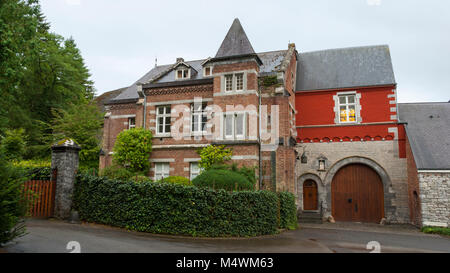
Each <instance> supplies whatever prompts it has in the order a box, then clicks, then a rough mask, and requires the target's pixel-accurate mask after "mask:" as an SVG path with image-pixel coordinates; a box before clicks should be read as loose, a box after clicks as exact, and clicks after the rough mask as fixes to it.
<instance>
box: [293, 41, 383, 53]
mask: <svg viewBox="0 0 450 273" xmlns="http://www.w3.org/2000/svg"><path fill="white" fill-rule="evenodd" d="M369 47H389V45H388V44H381V45H366V46H349V47H337V48H329V49H321V50H314V51H306V52H299V54H300V55H301V54H308V53H317V52H324V51H337V50H349V49H356V48H369Z"/></svg>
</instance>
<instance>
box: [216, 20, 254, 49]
mask: <svg viewBox="0 0 450 273" xmlns="http://www.w3.org/2000/svg"><path fill="white" fill-rule="evenodd" d="M248 54H255V51H254V50H253V47H252V44H251V43H250V41H249V40H248V37H247V34H245V31H244V28H243V27H242V25H241V22H240V21H239V19H237V18H236V19H234V21H233V24H232V25H231V27H230V29H229V30H228V33H227V35H226V36H225V39H223V42H222V44H221V46H220V47H219V50H218V51H217V54H216V57H215V58H222V57H229V56H239V55H248Z"/></svg>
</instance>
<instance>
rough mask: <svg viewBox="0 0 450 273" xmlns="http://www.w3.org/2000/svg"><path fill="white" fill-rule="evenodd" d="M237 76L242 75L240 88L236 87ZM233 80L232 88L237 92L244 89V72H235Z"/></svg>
mask: <svg viewBox="0 0 450 273" xmlns="http://www.w3.org/2000/svg"><path fill="white" fill-rule="evenodd" d="M238 76H241V77H242V88H241V89H238ZM233 80H234V82H235V83H234V87H235V88H234V89H235V90H236V91H237V92H240V91H244V73H236V74H234V75H233Z"/></svg>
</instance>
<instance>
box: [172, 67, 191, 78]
mask: <svg viewBox="0 0 450 273" xmlns="http://www.w3.org/2000/svg"><path fill="white" fill-rule="evenodd" d="M175 75H176V79H178V80H179V79H188V78H189V77H190V72H189V69H188V68H180V69H178V70H177V72H176V74H175Z"/></svg>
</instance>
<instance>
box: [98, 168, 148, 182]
mask: <svg viewBox="0 0 450 273" xmlns="http://www.w3.org/2000/svg"><path fill="white" fill-rule="evenodd" d="M100 176H104V177H107V178H109V179H117V180H122V181H131V180H134V181H143V180H149V178H148V177H146V176H145V175H144V174H143V173H135V172H132V171H131V170H129V169H126V168H123V167H120V166H117V165H114V164H113V165H111V166H108V167H106V168H104V169H102V170H101V171H100Z"/></svg>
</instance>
